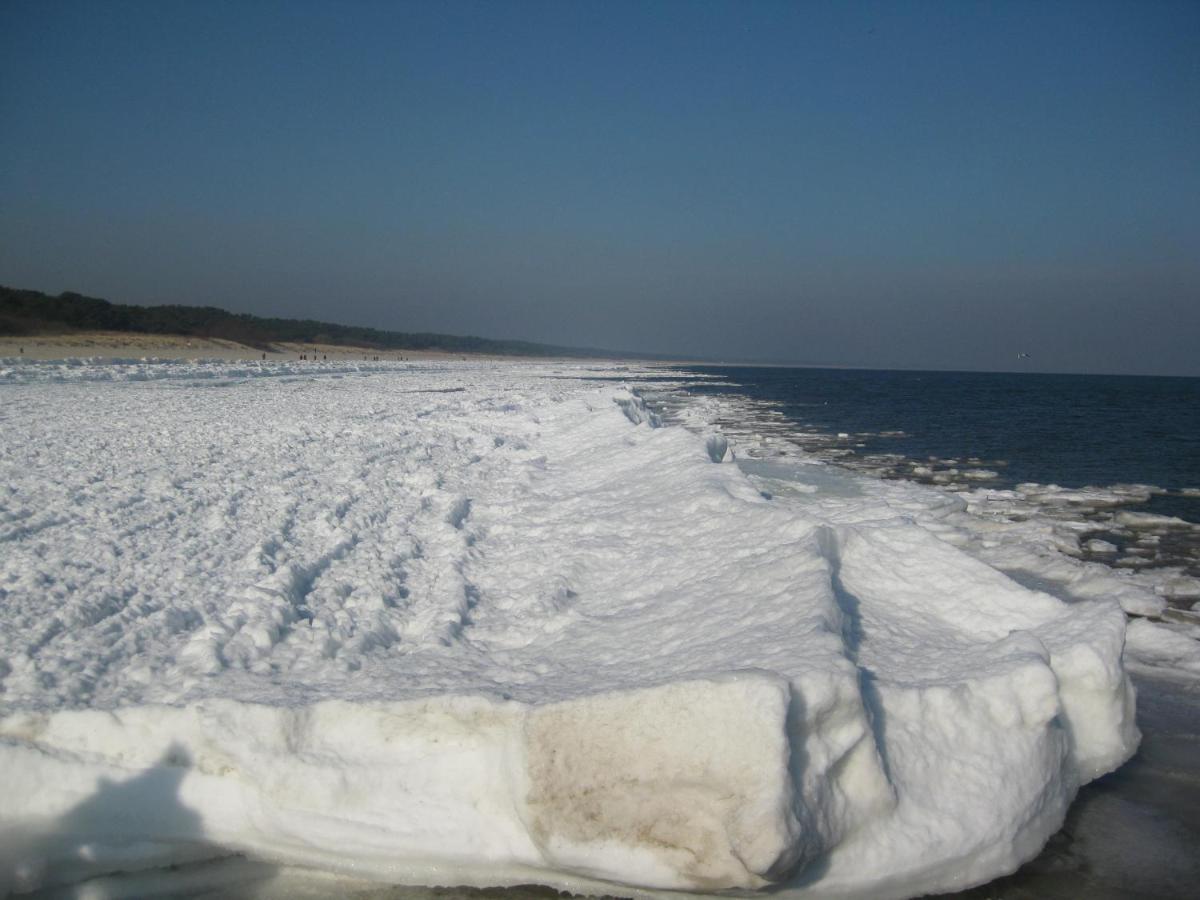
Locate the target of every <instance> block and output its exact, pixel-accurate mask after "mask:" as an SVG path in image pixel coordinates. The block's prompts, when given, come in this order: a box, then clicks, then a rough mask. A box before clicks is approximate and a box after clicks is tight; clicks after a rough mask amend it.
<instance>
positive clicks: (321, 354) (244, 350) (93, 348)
mask: <svg viewBox="0 0 1200 900" xmlns="http://www.w3.org/2000/svg"><path fill="white" fill-rule="evenodd" d="M302 355H303V356H305V357H307V359H308V360H310V361H316V362H332V361H336V362H355V361H357V362H363V361H368V362H369V361H373V360H375V358H376V357H378V361H380V362H454V361H460V362H461V361H468V362H497V363H504V362H527V363H534V362H563V363H578V364H583V365H588V364H609V365H612V364H618V365H621V364H624V365H654V364H655V362H657V363H658V364H659V365H662V362H661V361H642V360H632V359H628V360H627V359H610V358H607V357H577V356H517V355H500V354H493V353H455V352H451V351H447V350H408V349H396V348H377V347H362V346H353V345H348V344H318V343H300V342H295V341H279V342H273V343H271V344H269V345H267V347H265V348H259V347H251V346H250V345H248V344H240V343H238V342H236V341H229V340H225V339H223V338H199V337H188V336H187V335H173V334H137V333H129V332H117V331H80V332H71V333H60V334H37V335H17V336H11V335H4V336H0V359H8V360H30V361H33V362H55V361H60V360H67V359H93V360H129V359H145V360H153V359H160V360H223V361H226V362H238V361H245V362H251V361H260V362H261V361H263V360H265V361H267V362H272V361H274V362H282V361H288V360H298V359H300V358H301V356H302ZM671 365H677V363H671Z"/></svg>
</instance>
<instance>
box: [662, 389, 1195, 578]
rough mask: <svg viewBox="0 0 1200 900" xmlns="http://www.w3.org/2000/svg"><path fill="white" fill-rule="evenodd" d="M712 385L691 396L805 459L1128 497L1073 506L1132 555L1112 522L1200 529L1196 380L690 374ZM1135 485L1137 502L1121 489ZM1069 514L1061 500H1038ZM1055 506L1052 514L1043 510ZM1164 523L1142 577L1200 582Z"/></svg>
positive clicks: (1188, 554) (1189, 536) (1188, 543)
mask: <svg viewBox="0 0 1200 900" xmlns="http://www.w3.org/2000/svg"><path fill="white" fill-rule="evenodd" d="M678 371H680V372H681V373H687V374H691V375H700V376H704V377H703V379H701V380H697V381H695V382H694V383H691V384H689V385H688V387H687V388H686V390H687V391H688V393H690V394H694V395H698V396H706V395H707V396H715V397H724V398H729V399H733V400H737V401H738V403H737V404H736V406H735V407H734V409H736V410H737V413H736V414H737V415H738V416H740V417H744V416H745V412H746V410H747V409H752V410H757V411H759V412H760V413H762V415H761V416H758V417H757V418H756V420H755V421H752V422H746V421H744V419H743V421H739V422H729V423H714V424H728V425H730V426H735V427H737V428H742V429H745V428H747V427H752V428H755V429H758V430H759V431H763V432H767V433H770V434H772V435H774V436H775V437H777V438H781V439H784V440H786V441H789V442H790V443H792V444H794V445H796V446H797V447H798V448H799V449H801V450H803V451H805V453H807V454H809V455H812V456H815V457H817V458H820V459H824V460H826V461H829V462H836V463H837V464H839V465H842V466H845V467H846V468H850V469H853V470H856V471H861V472H864V473H867V474H872V475H876V476H878V477H881V478H896V479H905V480H910V481H917V482H921V483H926V484H931V485H934V486H937V487H939V488H942V489H946V490H969V489H980V488H986V489H991V490H997V491H1002V490H1011V489H1014V488H1019V487H1021V486H1024V485H1042V486H1048V485H1057V486H1060V487H1063V488H1088V487H1094V488H1111V487H1113V486H1116V487H1118V489H1119V490H1118V495H1119V496H1118V498H1117V500H1119V501H1120V502H1116V501H1114V500H1113V498H1111V497H1110V498H1107V499H1106V500H1104V501H1102V502H1098V503H1095V504H1092V505H1091V506H1090V507H1089V504H1088V503H1087V502H1078V503H1076V502H1072V503H1071V506H1072V512H1073V513H1079V514H1081V515H1083V516H1084V517H1087V516H1089V515H1094V517H1095V520H1096V526H1097V528H1096V536H1097V537H1100V538H1103V539H1107V540H1110V541H1111V542H1112V543H1114V544H1117V545H1118V546H1120V547H1121V550H1122V551H1124V548H1125V545H1126V544H1127V543H1129V544H1131V545H1132V542H1130V541H1128V540H1127V537H1128V535H1121V534H1120V533H1119V532H1118V533H1116V534H1113V533H1110V531H1109V530H1108V529H1107V526H1108V524H1109V521H1110V519H1111V512H1112V510H1113V509H1114V508H1117V507H1119V508H1120V509H1123V510H1128V511H1131V512H1144V513H1149V514H1151V515H1154V516H1162V517H1176V518H1179V519H1182V520H1183V521H1185V522H1188V523H1200V378H1164V377H1140V376H1121V375H1032V374H1011V373H989V372H911V371H876V370H862V369H809V368H770V367H752V366H742V367H738V366H689V367H686V368H679V369H678ZM1129 486H1137V487H1138V488H1139V489H1136V490H1124V491H1123V492H1122V491H1121V490H1120V489H1126V488H1128V487H1129ZM1031 499H1033V500H1040V501H1048V502H1049V504H1051V505H1053V504H1057V505H1059V506H1062V505H1064V504H1063V502H1062V501H1063V499H1064V498H1063V497H1062V496H1059V497H1049V498H1047V497H1045V496H1039V497H1032V498H1031ZM1045 505H1047V503H1046V502H1043V506H1045ZM1165 525H1166V523H1162V522H1160V523H1158V526H1157V530H1158V531H1159V532H1160V533H1161V538H1160V540H1159V541H1158V542H1157V545H1158V546H1157V549H1156V552H1155V554H1154V555H1153V556H1148V557H1144V558H1143V559H1140V560H1139V559H1138V558H1137V557H1136V556H1124V557H1123V563H1118V564H1130V565H1139V566H1154V565H1158V566H1178V567H1182V568H1183V569H1184V570H1185V571H1187V572H1188V574H1191V575H1200V532H1197V530H1196V529H1192V528H1183V527H1180V528H1177V529H1171V528H1169V527H1164V526H1165Z"/></svg>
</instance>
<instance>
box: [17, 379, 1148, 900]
mask: <svg viewBox="0 0 1200 900" xmlns="http://www.w3.org/2000/svg"><path fill="white" fill-rule="evenodd" d="M613 374H619V375H620V374H624V373H614V372H612V371H610V370H603V369H601V370H596V369H594V368H588V367H570V366H527V365H508V366H491V365H489V366H479V365H470V364H466V365H451V366H446V365H441V366H438V365H424V366H420V365H417V366H399V365H395V364H379V365H361V366H359V365H352V366H348V365H336V366H335V365H329V366H322V365H314V364H309V365H308V366H303V365H297V364H282V365H279V364H264V365H262V366H245V365H240V366H239V365H230V364H216V363H209V364H205V363H195V364H191V363H177V364H171V365H160V364H156V363H143V362H131V363H124V364H118V365H111V366H101V365H95V364H90V363H79V364H72V365H65V366H52V365H39V366H29V367H25V366H11V367H9V368H8V369H5V370H4V371H2V372H0V392H3V399H4V403H3V407H2V412H0V415H3V417H4V424H5V434H6V436H7V437H6V439H5V441H4V443H3V456H2V457H0V465H2V467H3V468H2V474H3V478H0V484H2V485H3V487H2V488H0V491H2V492H3V493H2V494H0V501H2V506H0V527H2V529H3V530H2V531H0V542H2V543H0V546H3V548H4V554H3V561H2V563H0V585H2V588H0V590H2V591H3V594H2V595H0V602H2V603H3V606H4V610H5V615H6V625H8V626H9V627H6V629H5V630H4V632H3V634H2V635H0V688H2V690H3V693H0V710H2V713H3V718H0V792H2V793H3V794H4V796H5V797H6V801H7V802H6V804H5V807H4V808H3V810H0V836H2V837H3V843H4V845H5V851H6V855H5V856H4V857H2V859H3V860H4V862H3V865H4V866H5V872H6V874H5V875H4V878H5V879H6V883H7V886H8V887H10V888H16V889H21V890H24V889H27V888H32V887H36V886H39V885H45V884H56V883H64V882H71V881H76V880H78V879H81V878H86V877H92V876H95V875H98V874H101V873H105V872H114V871H125V870H137V869H145V868H146V867H155V866H162V865H164V864H167V863H172V862H189V863H193V864H194V861H195V860H196V859H201V858H205V857H212V858H215V859H219V858H225V857H228V856H229V855H230V854H231V853H242V854H247V855H248V856H250V857H251V858H254V859H260V860H266V861H270V862H273V863H279V864H288V865H307V866H313V867H316V868H320V869H324V870H328V871H339V870H340V871H352V872H353V873H355V874H356V876H358V877H369V878H376V879H380V880H382V881H387V882H393V883H417V884H421V883H440V884H512V883H526V882H531V881H532V882H539V883H544V884H550V885H555V886H560V887H569V888H574V889H586V890H590V891H613V890H616V891H618V892H622V893H636V892H638V891H646V890H651V889H662V888H670V889H685V890H715V889H740V890H752V889H757V888H762V887H765V886H767V885H786V886H789V888H788V889H789V890H794V891H797V892H801V893H807V894H812V895H847V894H849V895H855V894H857V895H870V896H904V895H911V894H915V893H919V892H922V891H928V890H944V889H948V888H950V887H955V886H961V885H965V884H971V883H978V882H982V881H985V880H987V879H989V878H992V877H995V876H996V875H998V874H1001V873H1004V872H1007V871H1011V870H1012V869H1013V868H1015V867H1016V866H1017V865H1018V864H1019V863H1020V862H1021V861H1023V860H1024V859H1027V858H1029V857H1030V856H1032V855H1033V854H1034V853H1036V852H1037V850H1038V849H1039V848H1040V846H1041V845H1042V844H1043V843H1044V842H1045V840H1046V839H1047V838H1048V837H1049V836H1050V834H1052V833H1053V832H1054V831H1055V830H1056V829H1057V828H1058V826H1059V824H1061V822H1062V819H1063V816H1064V815H1065V812H1066V809H1067V807H1068V805H1069V803H1070V801H1071V798H1072V797H1073V796H1074V794H1075V791H1076V790H1077V788H1078V787H1079V785H1080V784H1082V783H1083V782H1085V781H1087V780H1088V779H1091V778H1093V777H1095V776H1096V775H1098V774H1101V773H1103V772H1105V771H1107V770H1109V769H1112V768H1113V767H1115V766H1117V765H1119V764H1120V763H1121V762H1122V761H1123V760H1124V759H1126V758H1127V757H1128V756H1129V755H1130V754H1131V753H1132V752H1133V750H1134V748H1135V747H1136V743H1137V733H1136V729H1135V728H1134V725H1133V692H1132V688H1131V686H1130V684H1129V681H1128V679H1127V677H1126V675H1125V673H1124V670H1123V668H1122V665H1121V648H1122V643H1123V641H1124V630H1125V620H1124V615H1123V614H1122V612H1121V609H1120V607H1119V606H1118V605H1117V604H1116V603H1115V602H1113V601H1111V600H1104V599H1088V600H1087V601H1086V602H1077V603H1067V602H1064V601H1063V600H1062V599H1060V598H1059V597H1055V596H1051V595H1050V594H1048V593H1043V592H1037V591H1031V590H1028V589H1027V588H1026V587H1023V586H1021V585H1020V584H1018V583H1017V582H1016V581H1014V580H1012V579H1010V578H1008V577H1007V576H1005V575H1004V574H1002V573H1000V572H999V571H997V570H996V569H995V568H993V567H992V566H989V565H987V564H985V562H982V561H980V559H978V558H976V557H977V556H978V554H968V553H964V552H962V550H960V549H959V548H958V547H956V546H954V544H955V540H954V539H953V537H952V535H951V526H950V525H948V524H947V521H948V520H949V519H950V518H952V517H953V516H955V515H960V514H964V512H965V503H964V502H963V501H962V500H954V501H953V502H951V501H946V502H945V503H943V502H942V501H941V500H936V499H935V500H933V501H931V500H930V497H934V498H936V497H938V496H940V495H935V494H932V493H931V492H928V491H926V492H925V494H926V495H928V496H921V495H918V494H916V493H913V494H895V493H892V494H887V495H884V494H881V493H880V492H879V491H878V490H877V489H876V488H875V487H874V483H870V482H867V481H865V480H863V479H857V480H855V479H853V478H849V477H847V476H837V475H830V473H828V472H827V471H826V472H820V473H818V471H817V469H816V468H813V469H812V472H813V477H812V478H811V479H809V481H808V482H807V483H806V482H805V480H804V478H803V476H802V473H800V476H799V477H797V475H798V471H799V470H795V469H794V467H793V470H792V471H787V472H783V471H778V472H774V473H772V472H769V471H767V470H762V471H760V472H758V473H755V474H752V475H748V474H747V473H746V472H744V471H743V470H742V469H741V468H739V466H738V465H736V464H735V463H736V461H737V460H739V459H740V458H741V457H740V456H739V453H738V442H737V440H736V438H735V439H730V438H729V437H727V436H726V435H724V434H720V433H718V432H715V431H714V430H713V429H712V428H711V427H708V428H707V430H704V431H703V433H700V434H697V433H694V431H692V430H689V429H686V428H680V427H655V426H656V425H659V424H661V423H660V420H659V419H658V417H657V415H656V414H654V413H653V412H652V411H651V410H650V409H648V408H647V407H646V405H645V403H644V402H643V400H642V399H641V397H640V396H638V394H637V393H636V392H632V391H630V390H628V389H626V388H623V387H621V386H620V385H619V384H617V383H614V382H612V381H611V380H609V379H611V377H612V375H613ZM630 374H639V373H630ZM596 376H600V380H594V379H595V378H596ZM641 377H652V373H641ZM775 476H779V477H775ZM784 476H786V477H784ZM789 485H791V487H789ZM997 786H1003V790H999V791H998V790H997ZM218 868H220V867H219V866H215V865H214V871H216V870H217V869H218ZM614 885H619V886H620V887H614Z"/></svg>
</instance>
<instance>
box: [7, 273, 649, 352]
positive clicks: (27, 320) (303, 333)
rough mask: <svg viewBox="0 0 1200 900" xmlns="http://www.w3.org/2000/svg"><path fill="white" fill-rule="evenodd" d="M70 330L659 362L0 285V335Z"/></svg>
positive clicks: (254, 343) (263, 345)
mask: <svg viewBox="0 0 1200 900" xmlns="http://www.w3.org/2000/svg"><path fill="white" fill-rule="evenodd" d="M77 331H119V332H130V333H135V334H163V335H166V334H172V335H184V336H187V337H198V338H218V339H221V340H227V341H236V342H237V343H240V344H246V345H248V346H251V347H255V348H258V349H262V350H267V349H270V347H271V345H272V344H277V343H283V342H290V343H313V344H335V345H344V346H352V347H370V348H374V349H379V350H444V351H446V352H449V353H485V354H494V355H499V356H568V357H578V358H583V359H586V358H606V359H633V358H638V359H647V358H657V359H662V358H667V357H662V356H656V355H654V354H645V353H630V352H622V351H612V350H600V349H595V348H585V347H558V346H554V345H551V344H538V343H534V342H532V341H514V340H493V339H490V338H482V337H473V336H463V335H451V334H436V333H432V332H405V331H387V330H384V329H380V328H367V327H363V326H358V325H338V324H334V323H332V322H318V321H316V320H314V319H280V318H268V317H262V316H253V315H249V314H248V313H233V312H229V311H228V310H225V309H221V308H219V307H216V306H183V305H179V304H168V305H163V306H135V305H132V304H126V303H111V302H109V301H108V300H103V299H100V298H99V297H87V296H84V295H83V294H77V293H75V292H73V291H65V292H63V293H61V294H58V295H57V296H54V295H51V294H45V293H42V292H41V291H34V290H24V289H20V288H12V287H5V286H3V285H0V335H10V336H21V335H37V334H61V333H70V332H77Z"/></svg>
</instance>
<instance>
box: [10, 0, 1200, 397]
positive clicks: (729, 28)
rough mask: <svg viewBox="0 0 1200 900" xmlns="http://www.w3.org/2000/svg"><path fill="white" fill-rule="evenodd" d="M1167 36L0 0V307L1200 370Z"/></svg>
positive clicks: (717, 16)
mask: <svg viewBox="0 0 1200 900" xmlns="http://www.w3.org/2000/svg"><path fill="white" fill-rule="evenodd" d="M1198 47H1200V3H1196V2H1182V3H1168V2H1150V0H1139V2H1126V3H1108V2H1099V0H1095V2H1085V3H1071V2H1028V3H1025V2H1010V3H981V2H966V0H964V2H947V3H938V2H913V3H902V2H888V3H853V2H841V3H819V2H798V3H771V2H742V3H717V2H701V0H692V2H680V3H674V2H661V3H656V2H617V0H612V2H604V3H587V2H569V0H559V2H547V3H541V2H520V0H512V2H506V3H499V2H482V3H471V2H444V0H443V2H429V3H400V2H387V3H373V2H329V3H310V2H295V0H293V2H286V3H272V2H247V0H242V2H233V3H225V2H219V0H206V2H187V3H180V2H172V0H156V2H148V3H124V2H104V3H98V2H84V3H74V2H65V0H54V2H45V0H36V2H24V0H0V284H6V285H9V286H15V287H24V288H34V289H38V290H44V291H48V292H52V293H58V292H60V291H63V290H74V291H78V292H80V293H84V294H88V295H91V296H101V297H105V298H107V299H110V300H112V301H114V302H129V303H142V304H153V303H188V304H209V305H215V306H221V307H224V308H226V309H231V310H235V311H238V312H251V313H256V314H263V315H277V316H288V317H309V318H318V319H324V320H329V321H335V322H340V323H345V324H358V325H370V326H375V327H380V328H391V329H397V330H407V331H440V332H447V333H453V334H474V335H480V336H485V337H495V338H523V339H528V340H534V341H542V342H548V343H554V344H560V345H572V346H589V347H605V348H612V349H621V350H633V351H643V352H660V353H670V354H680V355H686V356H696V357H703V358H708V359H727V360H747V359H754V360H762V361H773V362H787V363H800V364H831V365H854V366H870V367H900V368H912V367H916V368H948V369H994V370H1030V371H1076V372H1129V373H1143V374H1190V375H1200V51H1198V49H1197V48H1198ZM1019 353H1028V354H1030V357H1029V359H1018V358H1017V354H1019Z"/></svg>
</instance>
